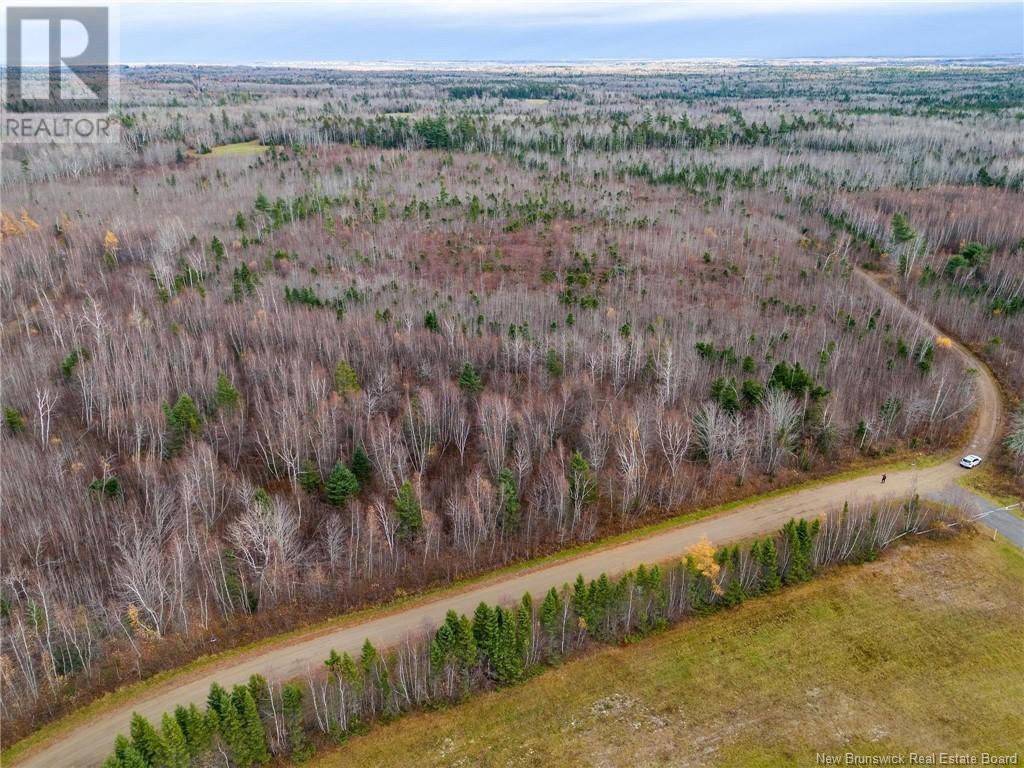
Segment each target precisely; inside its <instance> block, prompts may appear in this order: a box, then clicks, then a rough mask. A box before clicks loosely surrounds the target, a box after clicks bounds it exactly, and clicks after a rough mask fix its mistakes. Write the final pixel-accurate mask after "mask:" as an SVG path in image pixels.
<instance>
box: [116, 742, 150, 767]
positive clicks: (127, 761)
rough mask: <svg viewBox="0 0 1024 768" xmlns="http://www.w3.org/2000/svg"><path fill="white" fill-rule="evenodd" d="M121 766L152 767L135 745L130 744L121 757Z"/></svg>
mask: <svg viewBox="0 0 1024 768" xmlns="http://www.w3.org/2000/svg"><path fill="white" fill-rule="evenodd" d="M120 761H121V763H120V764H121V768H150V764H149V763H147V762H146V758H144V757H143V756H142V755H141V754H140V753H139V750H137V749H136V748H135V747H133V746H131V745H129V746H128V748H127V749H126V750H125V751H124V755H123V756H122V757H121V758H120Z"/></svg>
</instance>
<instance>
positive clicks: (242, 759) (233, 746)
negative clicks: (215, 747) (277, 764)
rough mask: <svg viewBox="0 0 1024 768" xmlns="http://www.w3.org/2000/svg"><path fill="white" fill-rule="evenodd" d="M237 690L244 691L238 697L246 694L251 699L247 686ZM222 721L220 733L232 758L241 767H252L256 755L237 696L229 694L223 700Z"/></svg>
mask: <svg viewBox="0 0 1024 768" xmlns="http://www.w3.org/2000/svg"><path fill="white" fill-rule="evenodd" d="M235 690H236V691H239V690H240V691H241V692H242V693H241V694H239V695H238V697H237V698H238V699H241V696H242V695H243V694H244V695H245V696H248V697H249V699H250V700H251V699H252V697H251V696H249V692H248V690H246V688H245V686H236V688H235ZM218 718H219V723H220V735H221V738H223V739H224V743H225V744H226V745H227V748H228V754H229V755H230V756H231V760H232V761H233V762H234V763H236V764H237V765H239V766H241V768H251V766H252V764H253V763H254V762H255V757H254V755H253V753H252V748H251V745H250V743H249V734H248V732H247V730H246V722H245V718H244V716H243V714H242V712H241V711H240V710H239V708H238V705H237V704H236V696H235V695H233V694H232V695H228V696H227V697H226V700H225V701H223V702H222V709H221V711H220V712H219V713H218Z"/></svg>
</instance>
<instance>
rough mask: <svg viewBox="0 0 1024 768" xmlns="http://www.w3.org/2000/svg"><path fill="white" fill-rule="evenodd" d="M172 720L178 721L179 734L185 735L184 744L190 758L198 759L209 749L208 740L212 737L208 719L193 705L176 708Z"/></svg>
mask: <svg viewBox="0 0 1024 768" xmlns="http://www.w3.org/2000/svg"><path fill="white" fill-rule="evenodd" d="M174 719H175V720H177V721H178V726H179V727H180V728H181V732H182V733H183V734H185V744H186V746H187V747H188V753H189V755H190V756H191V757H193V758H195V757H198V756H199V755H201V754H203V753H204V752H206V750H208V749H209V748H210V739H211V737H212V735H213V733H212V729H211V728H210V725H211V723H210V718H209V717H205V716H204V715H203V713H202V712H200V711H199V708H198V707H196V705H195V704H190V705H189V706H188V708H186V707H183V706H180V705H179V706H178V707H176V708H175V710H174Z"/></svg>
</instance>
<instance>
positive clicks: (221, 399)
mask: <svg viewBox="0 0 1024 768" xmlns="http://www.w3.org/2000/svg"><path fill="white" fill-rule="evenodd" d="M240 399H241V393H239V391H238V390H237V389H235V385H234V384H232V383H231V379H229V378H228V377H227V375H226V374H223V373H219V374H217V388H216V391H215V392H214V395H213V401H214V402H215V403H216V404H217V407H218V408H223V409H225V410H229V411H230V410H234V409H235V408H237V407H238V402H239V400H240Z"/></svg>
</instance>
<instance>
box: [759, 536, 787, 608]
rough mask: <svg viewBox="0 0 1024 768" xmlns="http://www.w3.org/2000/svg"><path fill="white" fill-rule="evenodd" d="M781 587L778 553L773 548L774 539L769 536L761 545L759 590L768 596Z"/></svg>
mask: <svg viewBox="0 0 1024 768" xmlns="http://www.w3.org/2000/svg"><path fill="white" fill-rule="evenodd" d="M781 586H782V581H781V580H780V578H779V552H778V549H776V547H775V539H773V538H772V537H771V536H769V537H768V538H766V539H765V540H764V544H762V545H761V590H762V591H763V592H766V593H769V594H770V593H772V592H777V591H778V589H779V587H781Z"/></svg>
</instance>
